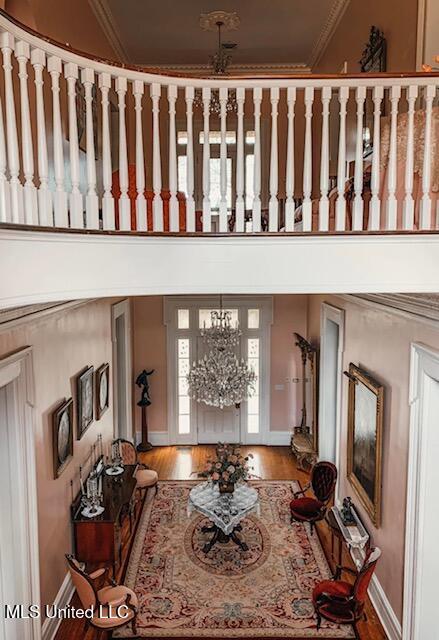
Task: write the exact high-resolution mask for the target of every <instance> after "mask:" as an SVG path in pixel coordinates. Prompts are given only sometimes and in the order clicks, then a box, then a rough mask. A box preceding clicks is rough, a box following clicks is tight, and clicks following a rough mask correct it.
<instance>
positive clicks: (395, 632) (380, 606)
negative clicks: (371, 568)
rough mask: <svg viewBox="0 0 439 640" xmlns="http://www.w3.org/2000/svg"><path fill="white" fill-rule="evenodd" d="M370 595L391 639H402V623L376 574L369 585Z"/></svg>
mask: <svg viewBox="0 0 439 640" xmlns="http://www.w3.org/2000/svg"><path fill="white" fill-rule="evenodd" d="M369 597H370V600H371V602H372V604H373V606H374V609H375V611H376V612H377V615H378V617H379V619H380V621H381V624H382V625H383V627H384V631H385V632H386V634H387V637H388V638H389V640H401V639H402V627H401V623H400V622H399V620H398V618H397V617H396V614H395V612H394V611H393V609H392V606H391V604H390V602H389V601H388V599H387V596H386V594H385V593H384V591H383V588H382V586H381V584H380V582H379V580H378V578H377V577H376V575H373V576H372V580H371V583H370V585H369Z"/></svg>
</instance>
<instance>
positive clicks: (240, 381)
mask: <svg viewBox="0 0 439 640" xmlns="http://www.w3.org/2000/svg"><path fill="white" fill-rule="evenodd" d="M241 335H242V332H241V331H240V329H239V328H238V327H233V326H232V318H231V313H230V311H226V310H223V309H220V310H219V311H212V312H211V326H210V327H204V329H202V330H201V337H202V339H203V342H204V345H205V349H206V351H207V353H206V354H205V355H204V357H203V358H201V359H200V360H198V362H194V363H193V366H192V368H191V370H190V372H189V374H188V376H187V381H188V394H189V397H190V398H192V399H193V400H196V401H197V402H204V404H207V405H210V406H212V407H219V408H220V409H223V408H224V407H230V406H233V405H238V404H240V403H241V402H242V401H243V400H246V399H247V398H248V397H251V396H252V395H253V394H254V393H255V391H256V374H255V372H254V371H253V369H251V368H249V367H248V366H247V363H246V362H245V360H244V358H241V360H239V359H238V358H237V356H236V347H237V346H238V345H239V342H240V338H241Z"/></svg>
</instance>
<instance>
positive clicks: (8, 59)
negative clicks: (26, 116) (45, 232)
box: [0, 31, 23, 223]
mask: <svg viewBox="0 0 439 640" xmlns="http://www.w3.org/2000/svg"><path fill="white" fill-rule="evenodd" d="M0 42H1V50H2V54H3V70H4V83H5V112H6V139H7V150H8V168H9V176H10V177H9V185H10V188H9V192H10V205H11V222H14V223H22V222H23V193H22V186H21V184H20V180H19V173H20V156H19V150H18V135H17V122H16V118H15V99H14V84H13V80H12V51H13V49H14V36H13V35H12V34H10V33H8V32H7V31H4V32H3V33H1V34H0Z"/></svg>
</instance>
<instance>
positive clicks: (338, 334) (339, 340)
mask: <svg viewBox="0 0 439 640" xmlns="http://www.w3.org/2000/svg"><path fill="white" fill-rule="evenodd" d="M343 314H344V312H343V311H342V310H341V309H337V308H336V307H332V306H331V305H329V304H326V303H324V304H323V305H322V312H321V326H320V401H319V452H318V453H319V458H320V459H321V460H329V461H330V462H332V463H334V464H335V465H336V467H337V469H339V468H340V465H339V439H340V417H341V386H342V385H341V378H342V375H343V335H344V315H343Z"/></svg>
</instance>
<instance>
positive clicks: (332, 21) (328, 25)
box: [308, 0, 350, 69]
mask: <svg viewBox="0 0 439 640" xmlns="http://www.w3.org/2000/svg"><path fill="white" fill-rule="evenodd" d="M349 3H350V0H334V3H333V5H332V7H331V9H330V11H329V15H328V18H327V20H326V22H325V24H324V26H323V29H322V30H321V32H320V35H319V37H318V38H317V41H316V43H315V45H314V47H313V50H312V52H311V55H310V58H309V61H308V66H309V67H310V68H311V69H312V68H313V67H314V66H315V65H316V64H317V63H318V62H319V60H320V59H321V57H322V56H323V54H324V52H325V50H326V47H327V46H328V44H329V43H330V41H331V39H332V36H333V35H334V33H335V30H336V29H337V27H338V25H339V23H340V20H341V19H342V17H343V15H344V13H345V11H346V9H347V8H348V6H349Z"/></svg>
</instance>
